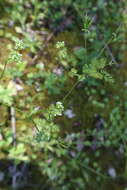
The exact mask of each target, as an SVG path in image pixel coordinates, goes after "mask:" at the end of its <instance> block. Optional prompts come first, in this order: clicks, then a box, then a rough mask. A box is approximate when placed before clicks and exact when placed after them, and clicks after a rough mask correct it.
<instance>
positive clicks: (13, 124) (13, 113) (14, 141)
mask: <svg viewBox="0 0 127 190" xmlns="http://www.w3.org/2000/svg"><path fill="white" fill-rule="evenodd" d="M10 115H11V128H12V134H13V143H14V146H15V145H16V119H15V108H14V107H13V106H11V107H10Z"/></svg>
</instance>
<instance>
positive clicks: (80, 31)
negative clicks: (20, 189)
mask: <svg viewBox="0 0 127 190" xmlns="http://www.w3.org/2000/svg"><path fill="white" fill-rule="evenodd" d="M0 5H1V6H2V8H3V13H4V14H1V21H0V33H1V36H4V37H5V38H7V39H10V40H11V41H12V44H11V45H9V48H8V51H9V55H8V57H7V59H6V60H5V62H4V61H2V62H1V63H0V69H1V77H0V104H1V105H2V106H4V108H6V109H7V110H10V109H11V108H12V106H13V107H14V109H15V111H16V114H12V113H10V111H5V113H3V110H1V121H0V148H1V154H0V156H1V157H2V158H6V159H8V160H11V161H12V162H13V167H15V166H16V167H17V170H18V171H17V172H13V173H14V174H12V179H10V176H9V175H7V180H6V179H5V182H4V183H6V181H7V183H8V181H9V185H10V184H11V183H12V186H13V183H14V181H18V179H17V178H18V177H17V178H16V177H15V176H16V175H17V173H18V175H19V173H20V174H21V175H22V174H23V175H24V178H25V180H26V179H27V177H28V178H29V176H30V182H31V181H32V180H33V179H34V178H36V176H37V186H36V185H35V189H40V188H42V189H49V190H71V189H75V188H76V187H77V189H78V190H84V189H86V190H87V189H95V188H96V189H98V188H99V189H104V188H105V187H106V186H107V184H110V181H112V183H114V182H115V179H114V182H113V180H112V178H113V177H112V176H111V175H109V173H108V169H107V168H108V167H107V166H109V165H113V167H114V169H116V170H118V172H119V174H120V177H121V178H122V180H123V179H124V178H123V175H124V177H126V176H127V175H126V173H127V159H126V158H127V147H126V144H127V137H126V136H127V130H126V122H127V109H126V108H127V103H126V93H125V92H126V87H125V86H124V84H123V81H125V78H122V80H121V78H120V79H118V76H120V75H121V74H120V72H119V71H118V70H120V69H117V67H116V65H115V64H116V63H117V62H118V63H119V62H120V60H121V58H122V54H121V51H122V47H123V46H122V45H121V42H122V40H123V35H122V34H121V33H122V32H123V31H124V30H123V27H122V24H120V23H121V22H122V20H121V18H122V12H123V10H122V9H121V8H122V6H123V2H122V1H119V2H117V3H116V2H115V1H113V0H112V1H109V2H108V1H107V2H105V1H103V0H97V1H96V2H95V1H94V0H92V1H88V0H76V1H72V0H61V1H55V0H51V1H48V0H43V1H41V0H19V1H14V0H9V1H5V2H0ZM1 10H2V9H1ZM118 10H120V11H118ZM5 13H6V18H5V16H4V15H5ZM124 19H126V17H124ZM124 22H125V20H124ZM8 25H9V27H10V28H8ZM6 28H8V29H7V31H6ZM4 30H5V31H4ZM64 31H68V33H69V34H70V36H69V38H67V39H66V37H65V38H64V39H62V37H61V39H59V33H60V32H63V33H62V34H63V35H64ZM50 32H51V33H50ZM71 32H75V33H76V34H77V39H74V42H72V38H71V39H70V37H71ZM14 33H16V36H19V35H20V36H21V37H22V38H23V39H24V40H23V41H22V40H20V39H18V38H15V37H14V36H13V35H14ZM52 36H53V37H52ZM61 36H62V35H61ZM57 37H58V39H59V41H58V42H57V43H56V39H57ZM78 38H79V39H80V40H78ZM45 39H46V40H45ZM42 40H43V43H42V42H41V41H42ZM49 42H51V43H54V42H55V43H56V44H55V45H54V44H53V48H51V47H52V44H51V46H50V45H49V44H48V43H49ZM75 42H76V43H75ZM13 43H14V44H13ZM122 43H123V42H122ZM48 45H49V46H48ZM120 46H121V48H120V49H119V48H118V47H120ZM25 48H26V52H25V51H24V49H25ZM50 48H51V51H50ZM49 52H50V53H49ZM34 56H35V57H34ZM22 57H27V58H28V60H27V61H24V60H23V58H22ZM27 58H26V59H27ZM27 62H28V63H29V64H28V65H27ZM31 62H32V64H31ZM114 63H115V64H114ZM118 63H117V66H119V64H118ZM113 64H114V65H113ZM26 65H27V67H26ZM110 70H111V71H110ZM114 71H115V72H114ZM112 75H113V77H112ZM116 76H117V77H116ZM120 77H121V76H120ZM114 81H115V82H114ZM107 82H109V83H107ZM113 82H114V83H113ZM112 83H113V84H112ZM22 86H23V87H22ZM123 86H124V87H123ZM21 89H24V90H21ZM118 89H119V92H118ZM20 91H21V92H20ZM116 92H117V93H118V95H117V96H116ZM69 95H70V96H69ZM57 100H59V101H57ZM65 100H66V101H65ZM54 102H56V103H54ZM47 105H49V107H47ZM8 108H9V109H8ZM68 108H69V110H70V112H71V111H72V110H74V113H75V116H74V118H73V117H72V116H71V117H70V116H69V117H68V118H67V117H65V116H67V114H66V113H67V110H68ZM66 109H67V110H66ZM64 114H65V116H64ZM3 115H4V117H5V118H4V120H3V118H2V117H3ZM72 115H73V114H72ZM14 129H15V130H14ZM15 133H16V139H15V138H14V137H15ZM121 147H122V148H123V150H122V151H121ZM117 154H118V156H117ZM105 155H106V156H105ZM107 157H108V159H107ZM114 157H115V159H114ZM121 158H122V159H121ZM121 160H122V161H121ZM123 160H124V162H125V163H123ZM119 162H120V167H121V165H122V169H121V168H118V167H119V166H118V167H117V165H118V163H119ZM28 163H29V164H30V167H33V163H34V167H35V166H36V167H38V168H39V169H38V171H35V170H34V167H33V168H32V169H31V170H30V171H29V167H28V176H27V172H24V171H23V172H22V164H26V165H27V164H28ZM124 164H125V168H124V166H123V165H124ZM27 166H28V165H27ZM9 167H10V166H9ZM20 169H21V171H20V172H19V170H20ZM123 169H124V170H125V174H123V171H122V170H123ZM7 172H8V168H7ZM29 172H30V173H29ZM39 172H40V173H41V177H38V175H39ZM121 173H122V175H121ZM5 174H6V172H5ZM119 174H118V176H117V174H116V180H117V179H119V178H118V177H119ZM108 175H109V176H108ZM26 176H27V177H26ZM19 178H20V177H19ZM24 178H23V176H22V177H21V179H24ZM14 179H15V180H14ZM11 180H12V182H11ZM26 181H27V180H26ZM26 181H25V182H26ZM28 185H29V184H28ZM30 185H31V184H30ZM115 185H116V184H115ZM19 186H20V185H19ZM30 188H32V186H30Z"/></svg>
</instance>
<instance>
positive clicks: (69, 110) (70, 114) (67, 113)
mask: <svg viewBox="0 0 127 190" xmlns="http://www.w3.org/2000/svg"><path fill="white" fill-rule="evenodd" d="M64 115H66V116H67V117H68V118H69V119H71V118H73V117H75V114H74V113H73V111H72V110H71V109H67V110H66V111H65V112H64Z"/></svg>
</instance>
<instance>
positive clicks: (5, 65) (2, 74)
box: [0, 61, 7, 80]
mask: <svg viewBox="0 0 127 190" xmlns="http://www.w3.org/2000/svg"><path fill="white" fill-rule="evenodd" d="M6 67H7V61H6V62H5V64H4V68H3V71H2V73H1V75H0V80H1V79H2V78H3V76H4V73H5V70H6Z"/></svg>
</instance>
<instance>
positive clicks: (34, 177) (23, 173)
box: [0, 159, 47, 190]
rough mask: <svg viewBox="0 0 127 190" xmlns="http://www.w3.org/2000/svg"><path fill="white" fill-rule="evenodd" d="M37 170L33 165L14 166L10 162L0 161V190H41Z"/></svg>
mask: <svg viewBox="0 0 127 190" xmlns="http://www.w3.org/2000/svg"><path fill="white" fill-rule="evenodd" d="M43 180H44V177H42V175H41V172H40V171H39V168H38V167H37V166H36V165H35V164H33V163H29V164H28V163H25V162H22V163H21V164H19V165H15V164H14V162H13V161H12V160H5V159H3V160H0V190H14V189H15V190H18V189H19V190H20V189H21V190H37V189H39V190H41V189H45V190H46V189H47V187H46V188H45V187H44V186H45V185H43V187H41V186H42V184H43Z"/></svg>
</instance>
